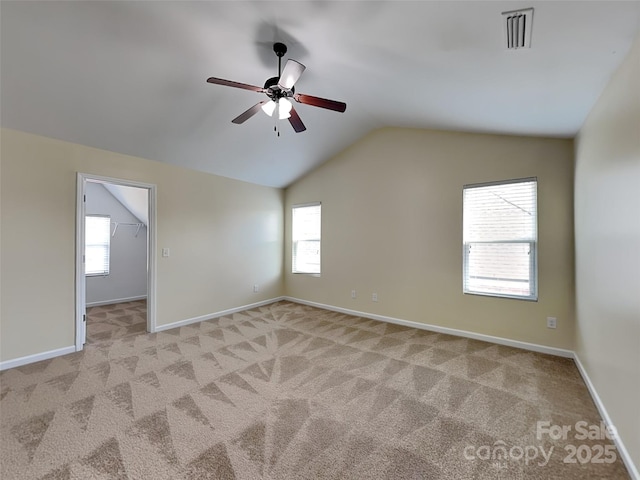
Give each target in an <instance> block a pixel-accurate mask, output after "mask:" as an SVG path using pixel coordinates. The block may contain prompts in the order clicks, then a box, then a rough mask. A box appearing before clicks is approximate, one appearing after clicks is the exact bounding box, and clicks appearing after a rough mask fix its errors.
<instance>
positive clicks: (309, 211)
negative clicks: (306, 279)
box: [291, 203, 321, 274]
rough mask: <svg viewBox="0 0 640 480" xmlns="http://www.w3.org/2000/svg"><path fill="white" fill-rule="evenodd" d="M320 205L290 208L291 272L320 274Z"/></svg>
mask: <svg viewBox="0 0 640 480" xmlns="http://www.w3.org/2000/svg"><path fill="white" fill-rule="evenodd" d="M320 206H321V205H320V204H319V203H314V204H307V205H296V206H294V207H293V209H292V222H291V223H292V227H291V240H292V248H291V250H292V256H293V258H292V262H291V266H292V268H291V271H292V272H293V273H315V274H320Z"/></svg>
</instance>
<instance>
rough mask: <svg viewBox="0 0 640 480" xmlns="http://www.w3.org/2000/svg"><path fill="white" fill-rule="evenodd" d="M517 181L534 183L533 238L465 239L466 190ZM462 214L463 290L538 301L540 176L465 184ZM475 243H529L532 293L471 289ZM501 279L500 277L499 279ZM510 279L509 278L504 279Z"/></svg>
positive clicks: (478, 293)
mask: <svg viewBox="0 0 640 480" xmlns="http://www.w3.org/2000/svg"><path fill="white" fill-rule="evenodd" d="M515 183H533V184H534V190H533V191H534V196H535V198H534V205H535V220H534V226H533V238H532V239H527V240H523V239H503V240H491V241H489V240H487V241H467V240H466V239H465V220H464V214H465V192H466V190H468V189H472V188H483V187H491V186H498V185H512V184H515ZM462 215H463V227H462V228H463V231H462V236H463V240H462V250H463V259H462V291H463V293H464V294H465V295H479V296H484V297H496V298H508V299H514V300H524V301H531V302H537V301H538V294H539V291H538V243H539V238H538V218H539V210H538V178H537V177H526V178H517V179H511V180H498V181H494V182H485V183H475V184H468V185H464V186H463V188H462ZM474 244H479V245H489V244H496V245H500V244H508V245H520V244H528V245H529V253H528V255H529V285H530V294H529V295H517V294H508V293H503V292H497V291H489V289H486V290H471V289H469V286H468V283H469V276H468V273H469V272H468V269H469V255H470V250H471V247H472V246H473V245H474ZM497 280H500V279H497ZM504 280H509V279H504Z"/></svg>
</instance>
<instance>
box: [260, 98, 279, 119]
mask: <svg viewBox="0 0 640 480" xmlns="http://www.w3.org/2000/svg"><path fill="white" fill-rule="evenodd" d="M275 109H276V102H274V101H273V100H270V101H268V102H267V103H265V104H264V105H262V111H263V112H264V113H266V114H267V115H269V116H270V117H271V116H272V115H273V111H274V110H275Z"/></svg>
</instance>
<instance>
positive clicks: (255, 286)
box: [253, 283, 260, 293]
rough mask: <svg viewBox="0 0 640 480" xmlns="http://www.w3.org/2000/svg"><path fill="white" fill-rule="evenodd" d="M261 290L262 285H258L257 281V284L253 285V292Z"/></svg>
mask: <svg viewBox="0 0 640 480" xmlns="http://www.w3.org/2000/svg"><path fill="white" fill-rule="evenodd" d="M259 291H260V287H258V284H257V283H256V284H255V285H254V286H253V293H258V292H259Z"/></svg>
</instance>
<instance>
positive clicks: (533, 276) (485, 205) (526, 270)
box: [463, 178, 538, 300]
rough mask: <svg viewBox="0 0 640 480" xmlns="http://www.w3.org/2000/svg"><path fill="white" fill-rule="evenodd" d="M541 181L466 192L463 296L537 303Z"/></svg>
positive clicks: (491, 185)
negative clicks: (538, 184)
mask: <svg viewBox="0 0 640 480" xmlns="http://www.w3.org/2000/svg"><path fill="white" fill-rule="evenodd" d="M537 217H538V214H537V179H536V178H525V179H520V180H511V181H505V182H496V183H488V184H487V183H485V184H478V185H465V186H464V188H463V242H464V258H463V291H464V293H472V294H479V295H490V296H498V297H509V298H520V299H524V300H537V299H538V281H537V251H538V220H537Z"/></svg>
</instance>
